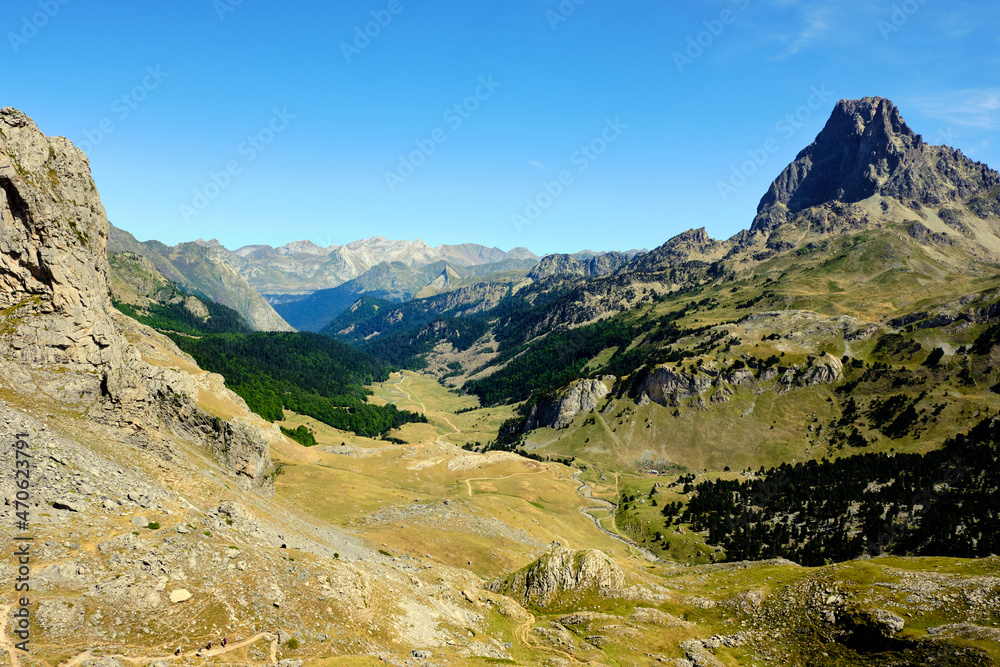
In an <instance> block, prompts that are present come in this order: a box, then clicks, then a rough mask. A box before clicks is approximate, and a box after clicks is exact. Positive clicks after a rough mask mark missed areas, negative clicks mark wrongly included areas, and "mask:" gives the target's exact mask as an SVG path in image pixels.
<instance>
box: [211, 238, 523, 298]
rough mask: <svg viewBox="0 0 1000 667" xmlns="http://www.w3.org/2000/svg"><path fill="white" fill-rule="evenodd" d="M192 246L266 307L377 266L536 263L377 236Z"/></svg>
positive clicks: (516, 254) (493, 251)
mask: <svg viewBox="0 0 1000 667" xmlns="http://www.w3.org/2000/svg"><path fill="white" fill-rule="evenodd" d="M197 243H200V244H202V245H205V246H206V247H211V248H212V249H213V250H215V251H217V252H219V253H220V255H221V256H222V257H224V258H225V261H226V262H227V263H228V264H229V265H230V266H232V267H233V268H234V269H236V270H237V271H239V272H240V273H241V274H242V275H243V276H244V277H246V279H247V281H248V282H249V283H250V284H251V285H252V286H253V287H254V289H256V290H257V291H258V292H260V293H261V294H263V295H265V296H266V297H268V298H269V299H271V300H272V302H277V301H280V300H281V299H280V295H285V294H308V293H311V292H315V291H318V290H322V289H330V288H334V287H338V286H339V285H342V284H343V283H346V282H347V281H349V280H353V279H355V278H359V277H361V276H362V275H363V274H365V273H366V272H368V271H370V270H371V269H372V268H374V267H376V266H378V265H380V264H388V265H392V264H399V265H403V266H405V267H409V268H418V267H422V266H427V265H430V264H435V263H437V262H447V263H449V264H451V265H452V266H456V267H471V266H477V265H484V264H496V263H499V262H503V261H505V260H537V259H538V257H537V256H536V255H534V254H533V253H532V252H530V251H529V250H528V249H527V248H514V249H513V250H510V251H509V252H504V251H502V250H500V249H498V248H487V247H485V246H481V245H476V244H472V243H465V244H461V245H440V246H437V247H431V246H428V245H427V244H426V243H424V242H423V241H421V240H419V239H416V240H414V241H392V240H388V239H385V238H382V237H381V236H375V237H373V238H370V239H364V240H360V241H352V242H351V243H348V244H346V245H341V246H337V245H332V246H328V247H326V248H322V247H320V246H318V245H316V244H314V243H312V242H311V241H296V242H294V243H288V244H286V245H283V246H280V247H278V248H272V247H271V246H266V245H254V246H244V247H242V248H238V249H237V250H235V251H227V250H225V248H223V247H222V246H221V245H220V244H219V242H218V241H216V240H214V239H213V240H212V241H200V240H199V241H197ZM384 288H388V286H385V287H384Z"/></svg>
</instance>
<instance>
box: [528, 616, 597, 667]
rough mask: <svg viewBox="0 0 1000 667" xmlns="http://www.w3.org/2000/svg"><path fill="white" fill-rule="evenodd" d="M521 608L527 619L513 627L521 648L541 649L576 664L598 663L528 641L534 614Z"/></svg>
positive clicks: (529, 649)
mask: <svg viewBox="0 0 1000 667" xmlns="http://www.w3.org/2000/svg"><path fill="white" fill-rule="evenodd" d="M522 609H523V610H524V613H526V614H527V615H528V620H527V621H525V622H524V623H522V624H521V625H519V626H517V627H516V628H514V641H515V642H517V644H518V645H519V646H520V647H521V648H523V649H525V650H528V651H542V652H544V653H549V654H551V655H558V656H560V657H563V658H566V659H567V660H570V661H572V662H574V663H576V664H578V665H594V664H598V663H594V662H593V661H590V660H586V661H584V660H579V659H578V658H576V657H575V656H574V655H572V654H571V653H566V652H565V651H560V650H559V649H557V648H551V647H549V646H539V645H538V644H534V643H532V642H530V641H529V637H530V633H531V627H532V626H533V625H534V624H535V620H536V619H535V615H534V614H532V613H531V612H530V611H528V610H527V609H524V608H523V607H522Z"/></svg>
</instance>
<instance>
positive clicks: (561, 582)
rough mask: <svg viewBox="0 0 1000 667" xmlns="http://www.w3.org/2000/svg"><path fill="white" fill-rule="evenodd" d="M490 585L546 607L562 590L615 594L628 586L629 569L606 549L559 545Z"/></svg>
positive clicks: (610, 595)
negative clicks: (615, 560)
mask: <svg viewBox="0 0 1000 667" xmlns="http://www.w3.org/2000/svg"><path fill="white" fill-rule="evenodd" d="M487 588H488V589H489V590H491V591H493V592H494V593H503V594H505V595H508V596H510V597H512V598H514V599H515V600H517V601H518V602H520V603H521V604H523V605H525V606H533V607H545V606H547V605H549V604H551V603H552V602H553V601H555V599H556V598H557V597H558V596H559V595H560V594H562V593H570V592H583V591H593V592H596V593H597V594H598V595H601V596H604V597H615V596H616V595H619V594H621V593H622V592H623V591H624V589H625V573H624V572H623V571H622V569H621V568H620V567H619V566H618V564H617V563H615V562H614V561H613V560H612V559H611V558H610V557H609V556H608V555H607V554H605V553H604V552H602V551H597V550H595V549H589V550H586V551H576V550H573V549H568V548H566V547H556V548H554V549H552V550H551V551H549V552H548V553H546V554H545V555H543V556H542V557H541V558H539V559H538V560H536V561H535V562H534V563H532V564H530V565H528V566H527V567H525V568H523V569H521V570H518V571H517V572H515V573H513V574H511V575H510V576H508V577H506V578H505V579H501V580H499V581H494V582H491V583H490V584H488V585H487Z"/></svg>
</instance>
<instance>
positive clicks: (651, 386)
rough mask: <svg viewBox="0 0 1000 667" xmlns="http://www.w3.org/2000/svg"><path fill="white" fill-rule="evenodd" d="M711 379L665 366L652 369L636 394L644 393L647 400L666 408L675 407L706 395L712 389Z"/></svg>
mask: <svg viewBox="0 0 1000 667" xmlns="http://www.w3.org/2000/svg"><path fill="white" fill-rule="evenodd" d="M712 384H713V380H712V378H710V377H708V376H706V375H701V374H695V373H688V372H686V371H678V370H674V369H672V368H669V367H666V366H660V367H658V368H654V369H653V370H652V371H650V373H649V374H648V375H647V376H646V377H645V379H643V380H642V381H641V383H640V385H639V387H638V388H637V393H644V394H646V395H647V396H648V397H649V400H651V401H653V402H654V403H659V404H660V405H663V406H667V407H677V406H679V405H680V404H681V403H682V402H683V401H688V400H690V399H692V398H697V397H699V396H701V395H702V394H707V393H708V392H709V391H711V389H712Z"/></svg>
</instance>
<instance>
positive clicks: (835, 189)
mask: <svg viewBox="0 0 1000 667" xmlns="http://www.w3.org/2000/svg"><path fill="white" fill-rule="evenodd" d="M997 184H1000V175H998V174H997V173H996V172H995V171H992V170H990V169H989V168H987V167H986V166H985V165H982V164H980V163H978V162H973V161H972V160H970V159H969V158H967V157H965V156H964V155H962V154H961V152H959V151H956V150H954V149H951V148H948V147H947V146H929V145H928V144H926V143H924V141H923V138H922V137H921V136H920V135H919V134H917V133H915V132H914V131H913V130H912V129H910V127H909V126H908V125H907V124H906V121H905V120H903V116H902V114H901V113H900V111H899V109H898V108H897V107H896V105H895V104H893V103H892V102H891V101H890V100H888V99H885V98H883V97H863V98H861V99H858V100H841V101H839V102H838V103H837V105H836V106H835V107H834V110H833V113H832V114H831V115H830V118H829V120H827V122H826V126H825V127H824V128H823V130H822V131H821V132H820V133H819V135H817V137H816V139H815V141H813V143H811V144H810V145H809V146H807V147H806V148H805V149H804V150H803V151H802V152H801V153H799V154H798V155H797V156H796V158H795V161H794V162H792V163H791V164H790V165H788V166H787V167H786V168H785V169H784V171H782V172H781V174H780V175H779V176H778V178H776V179H775V180H774V182H773V183H772V184H771V187H770V188H769V189H768V191H767V194H765V195H764V197H763V198H762V199H761V201H760V204H759V206H758V207H757V217H756V219H755V220H754V223H753V226H752V227H751V229H752V230H753V231H767V230H768V229H772V228H774V227H776V226H778V225H779V224H781V223H782V222H784V221H785V220H786V219H788V218H789V217H791V216H794V215H795V214H796V213H798V212H800V211H802V210H804V209H807V208H810V207H812V206H819V205H822V204H825V203H827V202H832V201H839V202H845V203H854V202H859V201H862V200H864V199H868V198H869V197H871V196H873V195H881V196H884V197H894V198H896V199H898V200H900V201H902V202H905V203H907V204H910V203H914V202H916V203H918V204H922V205H934V204H940V203H943V202H946V201H955V200H957V199H963V198H966V197H970V196H972V195H975V194H980V193H982V192H985V191H987V190H989V189H990V188H991V187H996V185H997Z"/></svg>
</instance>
